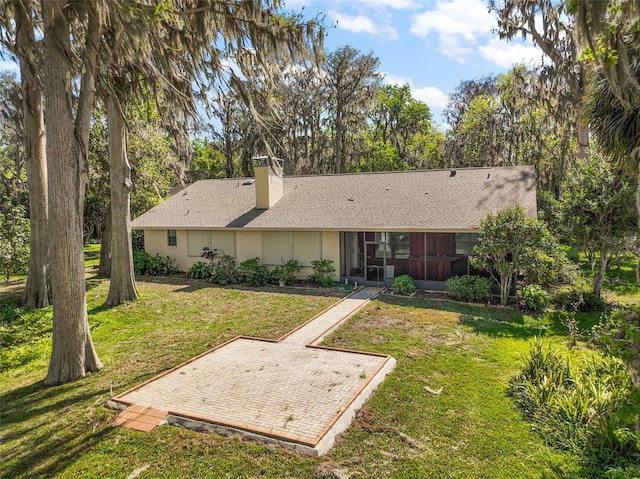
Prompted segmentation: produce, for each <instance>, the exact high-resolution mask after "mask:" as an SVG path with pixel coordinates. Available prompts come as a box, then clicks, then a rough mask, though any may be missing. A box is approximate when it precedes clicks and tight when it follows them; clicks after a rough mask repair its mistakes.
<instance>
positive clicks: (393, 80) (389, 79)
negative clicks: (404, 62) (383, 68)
mask: <svg viewBox="0 0 640 479" xmlns="http://www.w3.org/2000/svg"><path fill="white" fill-rule="evenodd" d="M382 82H383V83H386V84H387V85H396V86H402V85H411V83H412V81H411V78H407V77H403V76H400V75H394V74H393V73H389V72H382Z"/></svg>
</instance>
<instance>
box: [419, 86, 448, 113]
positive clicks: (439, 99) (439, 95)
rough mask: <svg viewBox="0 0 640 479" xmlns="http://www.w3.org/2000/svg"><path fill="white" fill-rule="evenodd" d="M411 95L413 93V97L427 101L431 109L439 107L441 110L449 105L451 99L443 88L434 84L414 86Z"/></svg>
mask: <svg viewBox="0 0 640 479" xmlns="http://www.w3.org/2000/svg"><path fill="white" fill-rule="evenodd" d="M411 95H413V98H415V99H416V100H420V101H421V102H424V103H426V104H427V106H428V107H429V108H431V109H435V108H437V109H438V110H441V109H443V108H444V107H445V106H447V102H448V101H449V97H448V96H447V95H446V94H445V93H444V92H443V91H442V90H439V89H438V88H436V87H434V86H426V87H424V88H412V89H411Z"/></svg>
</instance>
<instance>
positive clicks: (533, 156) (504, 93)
mask: <svg viewBox="0 0 640 479" xmlns="http://www.w3.org/2000/svg"><path fill="white" fill-rule="evenodd" d="M539 76H540V72H539V69H533V68H527V67H525V66H524V65H515V66H514V67H513V68H512V69H511V71H509V72H507V73H505V74H503V75H500V76H498V77H495V78H493V79H492V80H491V81H490V80H489V79H483V80H482V81H479V82H478V83H473V82H472V83H469V82H463V83H461V85H460V86H459V88H458V91H457V92H456V93H454V95H452V99H451V100H450V103H449V107H448V108H447V110H446V111H447V116H448V117H449V118H451V119H452V120H453V121H454V123H452V124H451V127H452V128H451V130H450V131H449V132H448V138H447V142H446V144H445V158H447V161H448V162H449V164H450V166H451V167H460V166H503V165H505V166H507V165H535V166H536V173H537V186H538V190H539V191H550V192H552V193H553V195H554V196H556V195H558V194H559V191H560V185H561V183H562V180H563V178H564V175H565V173H566V171H567V165H570V164H571V163H572V162H573V158H574V157H575V149H576V146H575V140H573V137H574V126H573V124H574V123H575V119H574V118H573V117H572V116H571V115H570V114H559V113H558V112H557V111H556V106H555V105H550V104H549V103H548V102H541V101H539V100H538V98H539V91H538V89H539V87H538V86H537V85H538V83H539V80H538V78H539Z"/></svg>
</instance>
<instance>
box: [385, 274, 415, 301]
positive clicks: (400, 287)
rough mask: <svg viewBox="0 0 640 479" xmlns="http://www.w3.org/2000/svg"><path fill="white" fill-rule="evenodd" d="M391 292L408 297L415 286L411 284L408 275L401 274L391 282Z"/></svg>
mask: <svg viewBox="0 0 640 479" xmlns="http://www.w3.org/2000/svg"><path fill="white" fill-rule="evenodd" d="M391 288H392V289H393V291H394V292H395V293H398V294H402V295H405V296H406V295H409V294H411V293H413V292H414V291H415V290H416V285H415V284H414V283H413V279H412V278H411V276H409V275H408V274H403V275H400V276H398V277H396V279H394V280H393V285H392V286H391Z"/></svg>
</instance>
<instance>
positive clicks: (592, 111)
mask: <svg viewBox="0 0 640 479" xmlns="http://www.w3.org/2000/svg"><path fill="white" fill-rule="evenodd" d="M627 54H628V55H629V54H630V52H627ZM635 55H636V59H635V61H634V62H633V63H632V64H631V65H629V67H628V69H627V71H626V75H629V76H630V77H631V76H632V77H634V78H635V81H636V82H637V81H640V53H635ZM621 74H622V73H621V72H620V71H618V73H616V75H621ZM618 81H620V82H623V83H622V84H620V85H617V86H616V85H615V84H612V83H611V80H610V79H609V78H608V77H607V75H606V74H605V69H604V68H598V69H597V70H596V71H595V72H594V74H593V75H592V82H591V91H590V93H589V96H588V97H587V101H586V111H587V115H588V116H589V118H590V120H591V130H592V132H593V135H594V137H595V140H596V142H597V143H598V145H599V146H600V147H601V148H602V149H603V150H604V151H605V152H607V153H608V154H609V155H611V156H612V157H613V158H615V159H616V160H617V161H618V162H619V164H620V165H621V167H622V168H623V169H624V170H625V171H626V172H627V173H628V174H629V175H635V176H636V178H637V181H636V198H635V204H636V213H637V215H638V219H637V222H638V224H640V135H639V134H638V132H639V131H640V91H636V89H635V87H634V86H633V83H632V81H631V80H630V79H628V80H622V79H621V78H619V80H618ZM620 88H624V89H626V91H625V92H624V93H622V92H620V91H619V89H620ZM636 255H637V256H638V257H639V258H640V250H638V249H636ZM636 280H637V281H638V283H639V284H640V261H639V262H638V268H637V269H636Z"/></svg>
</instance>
